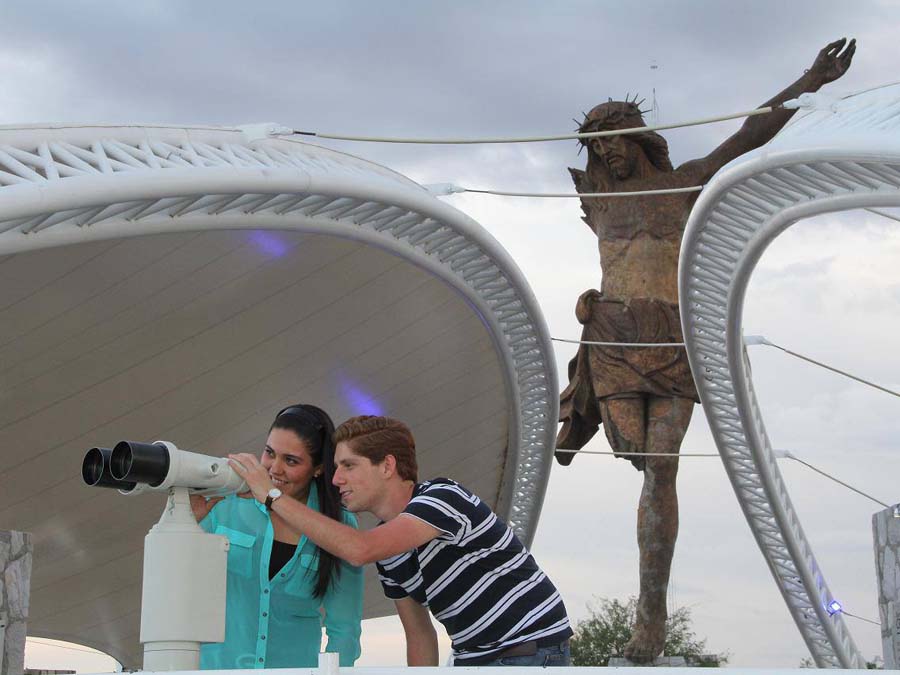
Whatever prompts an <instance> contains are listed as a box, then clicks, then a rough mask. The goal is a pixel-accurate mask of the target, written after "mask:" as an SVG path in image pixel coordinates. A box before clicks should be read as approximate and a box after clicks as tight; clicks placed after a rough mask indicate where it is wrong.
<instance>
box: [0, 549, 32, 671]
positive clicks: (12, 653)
mask: <svg viewBox="0 0 900 675" xmlns="http://www.w3.org/2000/svg"><path fill="white" fill-rule="evenodd" d="M31 553H32V543H31V535H30V534H26V533H24V532H0V673H21V672H23V671H24V670H25V622H26V620H27V619H28V600H29V593H30V590H31Z"/></svg>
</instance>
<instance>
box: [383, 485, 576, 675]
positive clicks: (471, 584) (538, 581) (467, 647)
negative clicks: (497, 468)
mask: <svg viewBox="0 0 900 675" xmlns="http://www.w3.org/2000/svg"><path fill="white" fill-rule="evenodd" d="M403 513H405V514H408V515H410V516H413V517H415V518H418V519H419V520H422V521H424V522H426V523H428V524H429V525H431V526H432V527H434V528H436V529H438V530H440V531H441V532H442V534H441V535H439V536H438V537H436V538H435V539H432V540H431V541H429V542H428V543H427V544H425V545H423V546H420V547H418V548H417V549H415V550H412V551H409V552H407V553H403V554H401V555H397V556H394V557H393V558H388V559H386V560H382V561H380V562H379V563H378V565H377V566H378V575H379V577H380V579H381V585H382V587H383V588H384V593H385V595H387V597H389V598H392V599H394V600H397V599H400V598H405V597H407V596H409V597H411V598H412V599H413V600H415V601H416V602H418V603H420V604H422V605H425V606H426V607H429V608H430V610H431V613H432V614H434V616H435V618H436V619H437V620H438V621H440V622H441V623H442V624H444V627H445V628H446V629H447V633H448V634H449V635H450V640H451V641H452V643H453V654H454V657H455V660H456V662H457V663H458V664H459V665H465V664H466V662H467V660H470V659H472V660H480V658H481V657H484V656H488V655H490V654H492V653H496V652H500V651H503V650H504V649H506V648H507V647H510V646H512V645H515V644H519V643H521V642H529V641H531V640H536V641H537V642H538V644H539V645H540V646H545V645H547V646H549V645H553V644H558V643H560V642H562V641H563V640H565V639H567V638H568V637H570V636H571V635H572V629H571V628H570V627H569V619H568V617H567V615H566V608H565V605H563V601H562V598H561V597H560V595H559V592H558V591H557V590H556V587H555V586H554V585H553V583H552V582H551V581H550V579H548V578H547V576H546V575H545V574H544V573H543V572H542V571H541V569H540V568H539V567H538V566H537V563H536V562H535V561H534V558H533V557H532V556H531V554H530V553H529V552H528V551H527V550H526V549H525V547H524V546H523V545H522V543H521V542H520V541H519V538H518V537H516V535H515V534H514V533H513V531H512V530H511V529H510V528H509V526H508V525H507V524H506V523H505V522H503V520H502V519H500V518H499V517H498V516H497V515H496V514H495V513H494V512H493V511H491V509H490V508H489V507H488V506H487V505H486V504H484V503H483V502H482V501H481V500H480V499H479V498H478V497H476V496H475V495H473V494H472V493H471V492H469V491H468V490H466V489H465V488H464V487H462V486H461V485H459V484H458V483H456V482H454V481H452V480H449V479H446V478H435V479H434V480H431V481H428V482H425V483H420V484H418V485H416V488H415V490H414V491H413V497H412V499H411V500H410V501H409V504H407V506H406V508H405V509H404V510H403ZM401 515H402V514H401Z"/></svg>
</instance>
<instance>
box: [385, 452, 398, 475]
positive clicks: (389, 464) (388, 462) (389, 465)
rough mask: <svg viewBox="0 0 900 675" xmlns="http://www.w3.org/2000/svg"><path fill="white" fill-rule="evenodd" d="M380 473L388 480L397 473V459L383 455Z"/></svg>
mask: <svg viewBox="0 0 900 675" xmlns="http://www.w3.org/2000/svg"><path fill="white" fill-rule="evenodd" d="M381 471H382V475H383V476H384V477H385V478H390V477H391V476H393V475H394V474H395V473H397V458H396V457H394V456H393V455H385V456H384V461H383V462H381Z"/></svg>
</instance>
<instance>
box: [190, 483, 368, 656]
mask: <svg viewBox="0 0 900 675" xmlns="http://www.w3.org/2000/svg"><path fill="white" fill-rule="evenodd" d="M307 506H309V507H310V508H311V509H315V510H317V511H318V510H319V498H318V493H317V490H316V486H315V483H313V484H312V486H311V487H310V492H309V498H308V500H307ZM343 522H344V523H346V524H347V525H350V526H352V527H357V522H356V517H355V516H354V515H353V514H352V513H349V512H347V511H344V512H343ZM200 527H202V528H203V529H204V530H206V531H207V532H212V533H214V534H221V535H224V536H226V537H228V541H229V542H230V544H231V545H230V547H229V551H228V591H227V594H228V595H227V602H226V609H225V642H223V643H210V644H204V645H203V646H202V647H201V648H200V667H201V668H203V669H204V670H208V669H215V668H218V669H232V668H289V667H292V668H309V667H315V666H316V665H317V664H318V654H319V649H320V646H321V643H322V626H323V625H324V626H325V632H326V634H327V636H328V644H327V646H326V648H325V651H328V652H337V653H338V654H339V655H340V664H341V665H342V666H352V665H353V662H354V661H355V660H356V659H357V658H358V657H359V652H360V650H359V635H360V625H359V624H360V620H361V619H362V601H363V574H362V569H361V568H359V567H353V566H351V565H348V564H347V563H345V562H343V561H342V562H341V563H340V575H338V576H337V577H336V578H335V576H334V575H332V580H333V583H332V584H331V586H330V587H329V589H328V591H327V592H326V593H325V596H324V597H323V598H316V597H314V596H313V590H314V589H315V587H316V580H317V579H318V576H317V575H318V556H316V555H315V553H316V546H315V544H313V543H312V542H311V541H308V540H307V538H306V537H302V538H301V539H300V541H299V542H298V544H297V550H296V551H295V552H294V556H293V557H292V558H291V559H290V560H289V561H288V562H287V564H286V565H285V566H284V567H283V568H282V569H281V570H280V571H278V572H277V573H276V574H275V576H274V577H273V578H272V580H271V581H270V580H269V558H270V556H271V553H272V539H273V531H272V522H271V520H270V519H269V514H268V512H267V511H266V508H265V506H263V505H262V504H260V503H259V502H258V501H256V500H255V499H243V498H240V497H237V496H235V495H231V496H230V497H227V498H225V499H224V500H222V501H221V502H219V503H218V504H216V506H215V507H214V508H213V509H212V511H210V513H209V515H208V516H206V518H204V519H203V521H202V522H201V523H200ZM320 610H321V611H320ZM323 614H324V616H323Z"/></svg>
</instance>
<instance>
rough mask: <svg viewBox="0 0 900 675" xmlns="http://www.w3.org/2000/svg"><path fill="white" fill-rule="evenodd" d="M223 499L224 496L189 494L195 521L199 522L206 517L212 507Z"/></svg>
mask: <svg viewBox="0 0 900 675" xmlns="http://www.w3.org/2000/svg"><path fill="white" fill-rule="evenodd" d="M223 499H225V498H224V497H211V498H209V499H207V498H206V497H204V496H203V495H191V511H192V512H193V514H194V518H196V519H197V522H198V523H199V522H200V521H201V520H203V519H204V518H206V516H208V515H209V512H210V511H212V510H213V507H214V506H215V505H216V504H218V503H219V502H220V501H222V500H223Z"/></svg>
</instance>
